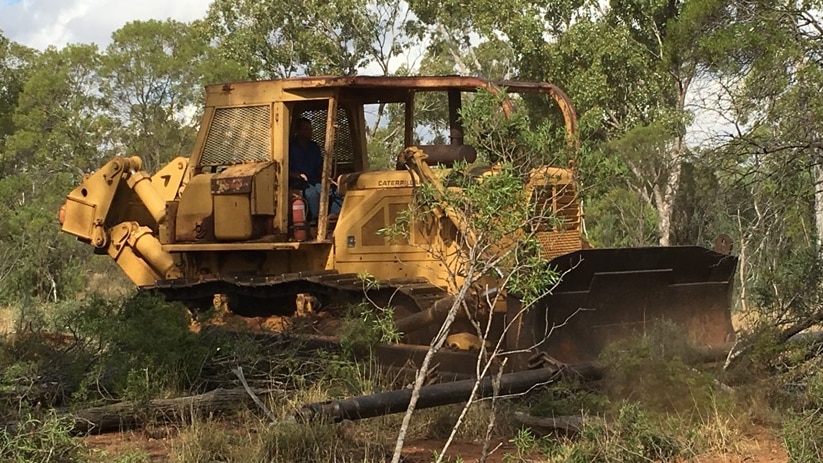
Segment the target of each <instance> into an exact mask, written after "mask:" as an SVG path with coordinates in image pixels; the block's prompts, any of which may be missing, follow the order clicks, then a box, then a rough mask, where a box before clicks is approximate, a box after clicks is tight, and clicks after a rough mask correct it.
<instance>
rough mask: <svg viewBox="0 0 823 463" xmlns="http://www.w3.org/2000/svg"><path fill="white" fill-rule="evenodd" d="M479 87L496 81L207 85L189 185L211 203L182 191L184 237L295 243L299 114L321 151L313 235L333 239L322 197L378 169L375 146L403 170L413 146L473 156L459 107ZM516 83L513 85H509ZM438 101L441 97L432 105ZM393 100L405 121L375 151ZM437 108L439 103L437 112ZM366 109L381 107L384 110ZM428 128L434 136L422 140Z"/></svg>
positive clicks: (433, 155) (437, 155)
mask: <svg viewBox="0 0 823 463" xmlns="http://www.w3.org/2000/svg"><path fill="white" fill-rule="evenodd" d="M513 86H514V91H515V92H524V91H526V92H532V93H546V94H551V95H552V96H553V97H555V100H558V101H560V100H562V99H563V98H565V95H562V94H561V95H560V96H561V98H560V99H558V92H559V90H557V89H556V88H555V87H553V86H550V85H549V84H533V83H530V84H519V83H514V84H513ZM478 88H487V89H491V90H496V89H497V88H498V87H497V85H496V84H495V83H492V82H490V81H487V80H484V79H480V78H473V77H458V76H446V77H413V78H412V77H360V76H358V77H305V78H293V79H281V80H271V81H258V82H237V83H230V84H219V85H212V86H208V87H207V88H206V107H205V111H204V114H203V119H202V124H201V130H200V132H199V133H198V136H197V139H196V142H195V146H194V150H193V153H192V157H191V167H190V169H191V173H192V175H191V177H190V180H189V183H188V185H187V187H186V188H187V189H191V188H195V189H199V190H200V191H201V193H206V192H207V191H208V192H209V193H210V194H211V195H212V196H213V198H214V201H213V203H214V204H213V209H212V208H211V207H208V206H203V205H202V204H201V203H200V202H197V203H194V201H195V199H190V200H189V204H184V202H186V201H185V198H181V201H180V205H179V206H180V208H181V211H182V212H183V213H182V215H180V214H178V226H177V229H178V230H177V231H178V233H177V238H178V239H183V240H184V241H199V240H215V241H250V240H268V241H275V242H288V241H294V240H295V236H296V235H295V227H296V224H295V220H294V218H295V215H294V213H293V212H294V207H293V200H292V198H294V197H295V195H296V193H299V192H296V191H295V188H294V185H291V184H290V182H289V181H288V173H289V143H290V142H291V141H292V134H293V132H294V125H295V123H296V121H297V120H298V119H299V118H302V117H305V118H307V119H309V120H310V121H311V122H312V129H313V131H312V140H313V141H314V142H315V143H317V144H318V145H319V146H320V148H321V152H322V153H323V170H322V178H321V183H320V185H321V205H320V207H319V208H318V211H319V213H318V215H319V217H317V218H316V219H317V224H316V227H315V228H313V229H311V230H310V232H309V236H310V238H309V239H310V240H314V241H316V242H327V237H330V236H331V234H332V233H331V232H332V231H333V227H334V225H335V224H334V221H333V220H331V221H330V219H329V215H330V214H329V210H328V206H327V204H328V201H322V198H323V197H325V196H324V195H329V194H330V193H331V192H333V191H334V190H335V188H336V186H337V182H338V180H340V179H342V178H346V177H347V176H352V175H354V176H356V175H358V174H360V173H364V172H370V171H372V169H370V154H371V155H372V157H373V158H375V157H376V156H377V154H378V153H377V151H384V153H383V155H384V157H383V159H382V160H381V161H380V162H375V164H376V167H377V168H378V169H377V170H380V171H389V172H390V171H392V170H395V169H398V170H400V169H404V166H402V165H400V164H395V163H394V162H393V161H394V160H395V159H396V156H397V155H398V154H399V153H401V152H402V151H403V150H404V149H405V148H406V147H410V146H417V147H418V148H419V149H421V150H422V151H423V152H425V153H426V154H427V155H428V156H429V158H428V159H427V160H426V162H427V163H429V164H442V165H447V166H448V165H450V164H451V163H452V162H453V161H454V160H456V159H465V160H467V161H470V162H471V161H474V159H475V158H476V152H475V151H474V149H473V148H471V147H469V146H467V145H464V143H463V127H462V126H461V123H460V118H459V110H460V107H461V102H462V98H463V97H462V94H463V93H465V92H475V91H476V90H477V89H478ZM509 88H510V89H512V88H513V87H512V85H511V84H510V85H509ZM424 94H425V95H424ZM432 98H435V99H436V98H440V99H441V100H440V102H439V104H434V105H432V101H433V100H432ZM421 101H422V104H421V105H420V106H421V107H420V108H419V110H417V109H416V105H417V104H419V103H420V102H421ZM389 106H390V107H391V109H392V110H393V111H396V113H395V116H399V114H398V113H397V112H402V121H403V126H402V127H395V128H394V129H393V130H392V131H391V132H392V133H391V134H390V135H389V136H384V135H381V137H380V139H379V141H378V140H377V139H374V140H371V146H372V148H374V149H373V150H372V151H373V152H372V153H369V152H368V147H369V144H370V140H369V138H374V137H373V136H374V135H375V132H376V131H377V129H378V128H379V127H380V122H379V120H380V119H378V118H380V117H382V111H383V110H384V109H385V108H387V107H389ZM431 106H435V107H440V108H442V109H440V113H438V112H437V111H436V110H435V111H433V110H432V109H431ZM561 107H562V105H561ZM369 108H379V111H378V113H379V115H375V114H372V113H371V111H369ZM504 109H505V110H506V111H508V108H504ZM441 113H442V114H441ZM437 118H439V123H438V124H436V125H438V128H439V131H440V133H438V134H432V133H422V134H421V130H422V131H423V132H425V131H426V130H428V129H426V128H425V127H424V124H426V123H428V124H430V125H431V120H432V119H437ZM393 120H401V118H400V117H395V118H393ZM421 120H422V121H423V122H421ZM567 125H568V120H567ZM421 127H424V128H422V129H421ZM427 135H428V138H429V139H431V140H432V141H433V143H432V144H425V145H423V144H420V143H419V142H420V139H421V138H426V136H427ZM401 140H402V141H401ZM389 172H386V175H389ZM201 176H205V177H203V178H199V177H201ZM387 182H388V181H387ZM386 185H387V186H391V185H393V183H391V182H388V183H386ZM184 196H185V195H184ZM194 196H199V197H200V198H202V197H203V195H202V194H200V195H194ZM198 201H199V200H198ZM344 204H345V201H344ZM324 206H325V208H324ZM187 214H188V215H187ZM207 216H211V217H212V219H211V220H208V219H207ZM218 217H220V218H219V219H218ZM241 218H242V219H241ZM180 219H183V220H182V225H183V227H182V229H181V227H180V223H181V221H180ZM192 226H195V228H198V227H199V228H198V230H199V231H197V232H195V231H194V228H192ZM220 227H222V230H220V229H219V228H220ZM203 230H205V231H203ZM181 232H182V233H181Z"/></svg>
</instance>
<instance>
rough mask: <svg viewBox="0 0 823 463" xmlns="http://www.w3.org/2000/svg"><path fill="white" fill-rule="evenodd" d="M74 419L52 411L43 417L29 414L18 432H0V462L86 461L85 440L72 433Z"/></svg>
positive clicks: (24, 418)
mask: <svg viewBox="0 0 823 463" xmlns="http://www.w3.org/2000/svg"><path fill="white" fill-rule="evenodd" d="M72 427H74V418H73V417H71V416H62V417H60V416H57V414H56V413H55V412H51V413H49V414H47V415H46V416H44V417H42V418H36V417H34V416H33V415H31V414H27V415H25V416H24V417H23V419H22V420H21V421H20V422H19V423H18V424H17V429H16V430H15V431H8V430H2V431H0V460H3V461H7V462H17V463H73V462H78V463H79V462H83V461H87V460H86V458H85V447H84V445H83V443H82V441H80V440H77V439H76V438H74V437H72V436H71V435H70V434H69V432H70V431H71V429H72Z"/></svg>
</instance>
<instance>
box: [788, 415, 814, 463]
mask: <svg viewBox="0 0 823 463" xmlns="http://www.w3.org/2000/svg"><path fill="white" fill-rule="evenodd" d="M781 434H782V437H783V445H785V447H786V452H787V453H788V454H789V462H790V463H813V462H818V461H821V459H823V414H821V412H820V409H812V410H807V411H805V412H802V413H800V414H797V415H794V416H791V417H789V418H788V419H786V420H785V422H784V423H783V428H782V430H781Z"/></svg>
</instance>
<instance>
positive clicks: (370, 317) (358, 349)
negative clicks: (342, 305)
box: [340, 302, 401, 357]
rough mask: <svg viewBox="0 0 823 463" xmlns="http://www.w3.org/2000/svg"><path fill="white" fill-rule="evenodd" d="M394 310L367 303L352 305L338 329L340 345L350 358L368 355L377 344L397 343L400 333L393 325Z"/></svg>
mask: <svg viewBox="0 0 823 463" xmlns="http://www.w3.org/2000/svg"><path fill="white" fill-rule="evenodd" d="M393 318H394V309H392V308H391V307H375V306H373V305H372V304H370V303H368V302H361V303H360V304H356V305H352V306H350V307H349V308H348V310H347V314H346V316H345V317H344V319H343V324H342V326H341V327H340V344H341V346H343V350H344V352H346V353H347V354H348V355H351V356H352V357H355V356H358V355H359V356H362V355H364V354H367V353H370V352H371V351H372V349H373V348H374V347H375V346H376V345H377V344H378V343H389V342H398V341H399V340H400V337H401V333H399V332H397V328H395V327H394V323H393Z"/></svg>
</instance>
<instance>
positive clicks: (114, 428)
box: [72, 388, 262, 434]
mask: <svg viewBox="0 0 823 463" xmlns="http://www.w3.org/2000/svg"><path fill="white" fill-rule="evenodd" d="M260 392H262V391H257V392H256V393H260ZM253 403H254V402H253V401H252V397H251V396H249V394H248V393H246V391H245V390H244V389H243V388H237V389H222V388H221V389H215V390H213V391H210V392H207V393H205V394H200V395H194V396H189V397H180V398H176V399H155V400H151V401H149V402H148V403H139V402H118V403H116V404H112V405H105V406H102V407H93V408H87V409H84V410H78V411H75V412H73V413H72V415H73V416H74V417H75V423H74V428H73V429H72V432H73V433H76V434H103V433H108V432H119V431H122V430H126V429H133V428H136V427H139V426H141V425H142V424H144V423H145V422H146V421H147V420H150V421H162V422H174V421H183V420H186V419H190V418H191V417H192V416H197V415H202V416H207V415H210V414H222V413H229V412H233V411H236V410H239V409H241V408H242V407H245V406H248V405H250V404H253Z"/></svg>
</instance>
